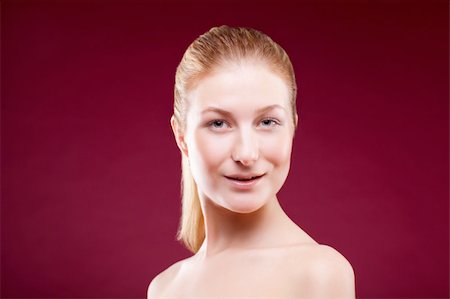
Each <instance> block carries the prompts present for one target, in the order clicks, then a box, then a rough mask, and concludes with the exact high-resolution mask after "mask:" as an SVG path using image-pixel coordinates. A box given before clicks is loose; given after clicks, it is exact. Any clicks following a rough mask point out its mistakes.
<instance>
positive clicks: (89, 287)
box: [1, 0, 449, 298]
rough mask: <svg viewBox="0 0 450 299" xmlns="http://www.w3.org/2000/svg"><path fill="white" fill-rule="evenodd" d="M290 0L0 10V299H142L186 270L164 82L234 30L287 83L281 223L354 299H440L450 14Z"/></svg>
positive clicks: (39, 4)
mask: <svg viewBox="0 0 450 299" xmlns="http://www.w3.org/2000/svg"><path fill="white" fill-rule="evenodd" d="M297 2H298V3H296V4H295V3H293V2H288V1H276V0H274V1H265V2H263V3H258V4H256V3H250V2H248V1H247V2H246V1H242V2H240V1H222V2H215V4H210V3H209V2H208V1H202V2H192V1H190V2H189V1H167V2H150V1H148V2H146V1H125V0H124V1H106V0H105V1H98V0H97V1H37V0H34V1H11V0H10V1H2V12H1V14H2V15H1V16H2V23H1V25H2V37H1V38H2V40H1V41H2V53H1V55H2V56H1V59H2V60H1V63H2V74H1V75H2V90H1V95H2V101H1V142H2V147H1V163H2V165H1V166H2V167H1V188H2V189H1V192H2V200H1V296H2V297H21V298H22V297H52V298H53V297H55V298H56V297H57V298H76V297H80V298H81V297H101V298H119V297H120V298H131V297H141V298H143V297H144V296H145V292H146V288H147V285H148V283H149V281H150V280H151V279H152V278H153V277H154V276H155V275H156V274H157V273H159V272H160V271H162V270H163V269H164V268H165V267H167V266H169V265H170V264H172V263H173V262H175V261H177V260H179V259H181V258H184V257H186V256H188V255H189V253H188V252H187V251H186V250H185V249H184V248H183V247H182V246H181V245H179V244H178V243H177V242H176V241H175V237H174V236H175V233H176V229H177V225H178V217H179V211H180V208H179V205H180V204H179V194H178V193H179V176H180V175H179V172H180V171H179V164H180V157H179V153H178V150H177V148H176V145H175V142H174V140H173V137H172V135H171V131H170V128H169V117H170V115H171V111H172V93H173V82H174V73H175V68H176V66H177V64H178V62H179V60H180V58H181V56H182V54H183V52H184V50H185V49H186V47H187V46H188V44H189V43H190V42H191V41H192V40H193V39H194V38H196V37H197V36H198V35H199V34H201V33H203V32H205V31H206V30H207V29H209V28H210V27H212V26H214V25H221V24H229V25H233V26H249V27H254V28H257V29H260V30H262V31H264V32H266V33H267V34H269V35H270V36H271V37H272V38H273V39H274V40H276V41H278V42H279V43H280V44H281V45H282V46H283V47H284V48H285V49H286V50H287V52H288V53H289V54H290V57H291V59H292V62H293V64H294V67H295V69H296V72H297V77H298V83H299V100H298V101H299V105H298V109H299V115H300V127H299V130H298V132H297V136H296V140H295V144H294V152H293V162H292V169H291V174H290V177H289V178H288V181H287V183H286V185H285V187H284V189H283V190H282V192H281V193H280V200H281V202H282V205H283V206H284V207H285V209H286V210H287V212H288V214H289V215H290V216H291V217H292V218H293V219H294V220H295V221H296V222H297V223H298V224H299V225H300V226H301V227H303V228H304V229H305V230H306V231H307V232H308V233H309V234H311V235H312V236H313V237H314V238H315V239H316V240H318V241H319V242H320V243H324V244H329V245H331V246H333V247H335V248H336V249H338V250H339V251H340V252H342V253H343V254H344V255H345V256H346V257H347V258H348V259H349V260H350V262H351V263H352V265H353V267H354V270H355V273H356V288H357V295H358V297H360V298H364V297H369V298H374V297H377V298H415V297H427V298H430V297H447V296H448V295H449V291H448V287H449V285H448V280H449V276H448V265H449V257H448V254H449V222H448V215H449V203H448V195H449V194H448V179H449V177H448V162H449V159H448V137H449V130H448V115H449V109H448V108H449V107H448V79H449V77H448V48H449V47H448V2H447V1H419V2H412V1H351V2H349V1H347V2H343V1H340V2H339V1H327V2H323V1H322V2H317V1H309V2H305V1H303V2H299V1H297ZM269 270H270V269H268V271H269Z"/></svg>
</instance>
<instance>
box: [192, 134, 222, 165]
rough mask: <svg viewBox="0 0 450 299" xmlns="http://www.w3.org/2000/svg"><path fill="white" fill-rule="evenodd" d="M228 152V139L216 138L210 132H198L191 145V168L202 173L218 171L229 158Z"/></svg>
mask: <svg viewBox="0 0 450 299" xmlns="http://www.w3.org/2000/svg"><path fill="white" fill-rule="evenodd" d="M228 152H229V140H228V139H227V138H224V137H218V136H214V135H212V134H209V133H208V132H202V131H200V132H197V133H196V134H195V135H194V136H193V138H192V142H191V143H190V151H189V157H190V161H191V168H194V167H196V168H198V171H201V172H207V171H209V170H213V169H216V168H218V167H219V166H220V165H221V164H222V163H223V162H224V160H225V159H226V158H227V156H228ZM192 164H194V165H192Z"/></svg>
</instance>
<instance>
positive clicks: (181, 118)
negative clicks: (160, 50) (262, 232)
mask: <svg viewBox="0 0 450 299" xmlns="http://www.w3.org/2000/svg"><path fill="white" fill-rule="evenodd" d="M248 59H252V60H256V61H258V62H262V63H264V64H265V65H266V66H267V67H268V68H269V69H270V70H271V71H273V72H274V73H275V74H277V75H279V76H280V77H281V78H282V79H283V80H284V81H285V82H286V84H287V86H288V88H289V93H290V104H291V107H292V117H293V122H294V126H296V121H295V117H296V109H295V107H296V104H295V102H296V95H297V84H296V82H295V74H294V69H293V67H292V64H291V61H290V59H289V57H288V55H287V54H286V52H285V51H284V50H283V48H281V46H280V45H278V44H277V43H275V42H274V41H273V40H272V39H271V38H270V37H269V36H267V35H266V34H264V33H262V32H260V31H258V30H255V29H252V28H242V27H238V28H233V27H229V26H226V25H224V26H220V27H213V28H211V29H210V30H209V31H208V32H206V33H205V34H203V35H201V36H199V37H198V38H197V39H196V40H194V42H192V44H191V45H190V46H189V47H188V48H187V50H186V52H185V53H184V55H183V58H182V60H181V62H180V64H179V65H178V67H177V71H176V76H175V90H174V115H173V116H174V119H175V121H176V123H177V127H178V130H179V133H180V134H181V133H183V132H184V130H185V128H186V113H187V110H188V106H189V103H188V100H187V93H188V92H189V91H190V90H192V88H194V87H195V84H197V83H198V82H199V81H200V80H201V79H202V78H204V77H205V76H207V75H208V74H210V73H211V72H212V71H213V70H215V69H217V68H218V67H220V66H224V65H226V64H230V63H233V62H234V63H239V62H242V61H245V60H248ZM181 193H182V215H181V221H180V227H179V230H178V234H177V238H178V240H180V241H182V242H183V243H184V245H185V246H186V247H187V248H188V249H189V250H191V251H192V252H194V253H195V252H197V251H198V250H199V248H200V246H201V245H202V242H203V240H204V239H205V224H204V219H203V213H202V210H201V206H200V199H199V196H198V192H197V184H196V183H195V181H194V178H193V176H192V174H191V170H190V166H189V160H188V157H187V156H186V155H185V154H183V153H182V182H181Z"/></svg>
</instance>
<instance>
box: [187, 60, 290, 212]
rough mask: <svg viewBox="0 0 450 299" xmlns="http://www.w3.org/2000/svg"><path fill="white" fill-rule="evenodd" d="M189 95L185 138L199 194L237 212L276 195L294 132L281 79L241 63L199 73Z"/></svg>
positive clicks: (256, 206) (253, 208)
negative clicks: (198, 80)
mask: <svg viewBox="0 0 450 299" xmlns="http://www.w3.org/2000/svg"><path fill="white" fill-rule="evenodd" d="M188 99H189V103H190V105H189V109H188V112H187V118H186V120H187V123H186V131H185V136H184V141H185V144H186V148H187V155H188V158H189V163H190V167H191V172H192V175H193V177H194V180H195V181H196V183H197V187H198V192H199V195H200V198H201V200H210V201H212V202H213V203H214V204H216V205H218V206H221V207H223V208H226V209H228V210H230V211H234V212H238V213H250V212H253V211H256V210H258V209H259V208H261V207H262V206H263V205H264V204H266V203H267V202H268V201H270V200H275V198H276V193H277V192H278V191H279V190H280V188H281V186H282V185H283V183H284V181H285V180H286V177H287V174H288V171H289V166H290V157H291V148H292V138H293V135H294V125H293V119H292V110H291V109H292V108H291V105H290V103H289V92H288V87H287V85H286V83H285V82H284V81H283V80H282V79H281V78H280V77H279V76H277V75H276V74H274V73H273V72H271V71H270V70H269V69H268V68H267V67H265V66H263V65H259V64H250V63H246V64H242V65H239V66H236V65H234V66H230V67H229V68H224V67H223V68H220V69H219V70H217V71H216V72H214V73H213V74H211V75H209V76H207V77H206V78H203V79H201V81H200V82H199V83H198V85H197V86H196V87H195V88H194V89H193V90H191V92H190V93H189V96H188Z"/></svg>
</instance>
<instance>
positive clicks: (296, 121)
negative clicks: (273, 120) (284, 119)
mask: <svg viewBox="0 0 450 299" xmlns="http://www.w3.org/2000/svg"><path fill="white" fill-rule="evenodd" d="M295 127H296V128H297V127H298V114H297V113H295Z"/></svg>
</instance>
